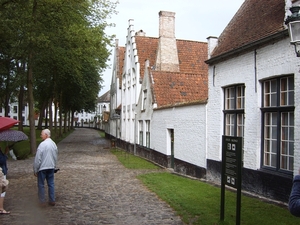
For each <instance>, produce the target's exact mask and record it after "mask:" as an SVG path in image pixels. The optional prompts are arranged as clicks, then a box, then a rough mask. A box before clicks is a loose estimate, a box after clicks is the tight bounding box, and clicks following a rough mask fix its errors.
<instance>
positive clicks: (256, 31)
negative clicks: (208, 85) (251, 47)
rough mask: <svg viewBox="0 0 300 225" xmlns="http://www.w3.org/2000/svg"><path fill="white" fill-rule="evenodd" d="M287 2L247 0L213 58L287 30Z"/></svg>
mask: <svg viewBox="0 0 300 225" xmlns="http://www.w3.org/2000/svg"><path fill="white" fill-rule="evenodd" d="M284 16H285V0H245V1H244V3H243V4H242V6H241V7H240V9H239V10H238V11H237V13H236V14H235V16H234V17H233V18H232V20H231V21H230V22H229V24H228V25H227V27H226V28H225V29H224V31H223V32H222V34H221V35H220V37H219V39H218V45H217V47H216V48H215V49H214V51H213V53H212V56H211V58H213V57H216V56H220V55H222V54H224V53H227V52H230V51H233V50H235V49H238V48H241V47H243V46H246V45H248V44H250V43H254V42H256V41H259V40H261V39H263V38H266V37H268V36H271V35H274V34H276V33H278V32H280V31H283V30H285V28H284V26H283V24H284Z"/></svg>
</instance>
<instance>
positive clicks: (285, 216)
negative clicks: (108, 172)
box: [112, 149, 300, 225]
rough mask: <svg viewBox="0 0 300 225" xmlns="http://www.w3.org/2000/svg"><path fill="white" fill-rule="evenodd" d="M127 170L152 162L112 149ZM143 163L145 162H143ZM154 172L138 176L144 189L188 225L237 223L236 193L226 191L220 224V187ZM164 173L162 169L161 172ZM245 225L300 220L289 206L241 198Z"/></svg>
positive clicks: (291, 224) (288, 223)
mask: <svg viewBox="0 0 300 225" xmlns="http://www.w3.org/2000/svg"><path fill="white" fill-rule="evenodd" d="M112 153H113V154H115V155H116V156H117V157H118V159H119V160H120V162H121V163H122V164H123V165H124V166H125V167H126V168H132V169H151V166H149V164H151V162H149V161H147V160H144V159H142V158H139V157H137V156H134V155H132V154H129V153H125V152H123V153H122V151H120V150H116V149H112ZM143 161H144V162H143ZM153 166H154V168H153V169H154V170H153V172H151V173H147V174H142V175H139V176H138V177H137V178H138V179H140V180H141V181H142V182H143V183H144V185H145V186H147V187H148V188H149V189H150V190H151V191H153V192H155V193H156V194H157V195H158V196H159V197H160V198H161V199H162V200H164V201H165V202H167V203H168V204H169V205H170V206H171V207H172V208H173V209H174V210H175V211H176V212H177V214H178V215H180V216H181V218H182V220H183V222H184V223H186V224H201V225H210V224H211V225H234V224H236V193H235V192H233V191H229V190H227V191H226V194H225V220H224V221H220V199H221V188H220V187H218V186H214V185H211V184H208V183H206V182H203V181H199V180H196V179H190V178H187V177H183V176H179V175H176V174H173V173H170V172H168V171H166V172H164V173H162V172H159V173H158V172H156V169H157V167H156V165H154V164H153ZM160 171H161V170H160ZM240 224H242V225H277V224H278V225H294V224H300V219H299V218H296V217H294V216H292V215H291V214H290V213H289V211H288V210H287V207H285V206H278V205H276V204H272V203H268V202H265V201H262V200H261V199H258V198H252V197H249V196H246V195H242V200H241V221H240Z"/></svg>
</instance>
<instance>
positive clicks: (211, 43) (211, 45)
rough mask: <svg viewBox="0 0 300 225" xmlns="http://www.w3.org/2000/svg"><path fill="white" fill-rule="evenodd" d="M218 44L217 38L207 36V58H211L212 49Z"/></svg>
mask: <svg viewBox="0 0 300 225" xmlns="http://www.w3.org/2000/svg"><path fill="white" fill-rule="evenodd" d="M217 45H218V38H217V37H213V36H209V37H208V38H207V46H208V59H210V58H211V54H212V52H213V51H214V49H215V47H217Z"/></svg>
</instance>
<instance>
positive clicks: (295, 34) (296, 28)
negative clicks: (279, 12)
mask: <svg viewBox="0 0 300 225" xmlns="http://www.w3.org/2000/svg"><path fill="white" fill-rule="evenodd" d="M299 10H300V6H293V7H291V8H290V11H291V13H292V15H290V16H288V17H287V18H286V20H285V24H286V25H288V29H289V35H290V38H291V44H292V45H294V46H295V52H296V55H297V57H300V14H299Z"/></svg>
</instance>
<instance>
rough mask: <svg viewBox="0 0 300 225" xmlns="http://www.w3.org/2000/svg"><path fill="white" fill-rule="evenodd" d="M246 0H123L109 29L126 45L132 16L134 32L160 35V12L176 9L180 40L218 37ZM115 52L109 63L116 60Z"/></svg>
mask: <svg viewBox="0 0 300 225" xmlns="http://www.w3.org/2000/svg"><path fill="white" fill-rule="evenodd" d="M243 2H244V0H229V1H224V0H150V1H141V0H120V4H118V6H117V11H119V13H118V15H113V17H112V19H111V20H110V21H109V22H113V23H115V24H116V26H115V27H114V28H109V29H107V33H108V34H110V35H111V34H115V35H116V38H117V39H119V45H121V46H124V45H125V41H126V35H127V28H128V20H129V19H133V20H134V21H133V24H134V29H135V31H138V30H143V31H144V32H146V36H150V37H158V29H159V27H158V25H159V24H158V18H159V17H158V13H159V11H171V12H175V36H176V38H177V39H184V40H194V41H204V42H206V41H207V40H206V38H207V37H209V36H216V37H218V36H219V35H220V34H221V32H222V31H223V30H224V28H225V27H226V25H227V24H228V23H229V22H230V20H231V19H232V17H233V16H234V14H235V13H236V12H237V10H238V9H239V8H240V6H241V5H242V3H243ZM112 58H113V55H112V56H111V60H110V62H109V65H111V64H112V63H113V61H112ZM111 73H112V71H111V68H109V69H107V70H106V71H105V73H104V76H103V79H104V81H105V82H104V83H103V84H104V88H103V89H102V90H101V91H100V93H99V96H101V95H102V94H104V93H105V92H107V91H108V90H109V87H110V83H111Z"/></svg>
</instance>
